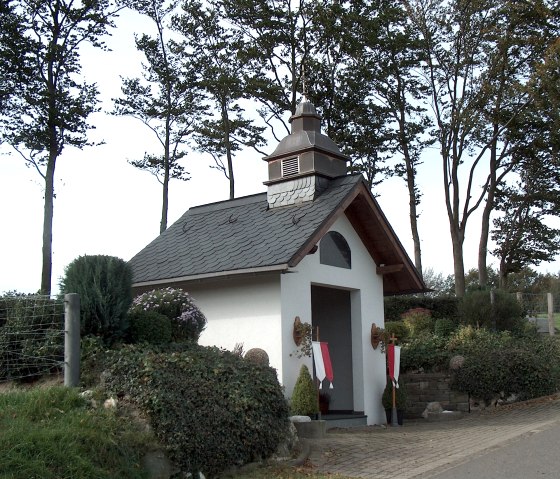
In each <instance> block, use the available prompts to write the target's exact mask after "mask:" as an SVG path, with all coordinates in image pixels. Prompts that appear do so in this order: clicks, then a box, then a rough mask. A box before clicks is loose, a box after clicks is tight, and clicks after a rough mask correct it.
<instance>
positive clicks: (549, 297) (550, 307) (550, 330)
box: [546, 293, 555, 336]
mask: <svg viewBox="0 0 560 479" xmlns="http://www.w3.org/2000/svg"><path fill="white" fill-rule="evenodd" d="M546 297H547V303H548V333H549V334H550V335H551V336H554V333H555V328H554V301H553V298H552V293H547V294H546Z"/></svg>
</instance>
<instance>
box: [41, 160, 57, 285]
mask: <svg viewBox="0 0 560 479" xmlns="http://www.w3.org/2000/svg"><path fill="white" fill-rule="evenodd" d="M55 162H56V156H54V157H51V158H49V162H48V164H47V171H46V173H45V202H44V208H43V266H42V270H41V294H44V295H47V296H50V294H51V278H52V227H53V210H54V200H53V198H54V169H55Z"/></svg>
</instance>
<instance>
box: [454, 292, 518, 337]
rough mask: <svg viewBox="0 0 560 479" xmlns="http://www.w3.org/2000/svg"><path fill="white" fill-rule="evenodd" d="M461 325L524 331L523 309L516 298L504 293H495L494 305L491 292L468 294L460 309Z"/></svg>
mask: <svg viewBox="0 0 560 479" xmlns="http://www.w3.org/2000/svg"><path fill="white" fill-rule="evenodd" d="M459 312H460V317H461V323H462V324H465V325H471V326H476V327H485V328H488V329H496V330H497V331H522V329H523V323H524V320H523V307H522V306H521V304H520V303H519V301H517V300H516V298H515V297H514V296H513V295H511V294H509V293H505V292H503V291H494V304H492V303H491V299H490V292H489V291H472V292H470V293H467V294H466V295H465V296H464V298H463V300H462V301H461V304H460V307H459Z"/></svg>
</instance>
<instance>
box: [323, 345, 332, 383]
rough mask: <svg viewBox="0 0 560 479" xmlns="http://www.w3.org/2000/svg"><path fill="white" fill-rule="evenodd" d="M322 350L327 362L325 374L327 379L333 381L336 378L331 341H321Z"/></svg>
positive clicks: (325, 362)
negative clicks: (332, 361) (330, 352)
mask: <svg viewBox="0 0 560 479" xmlns="http://www.w3.org/2000/svg"><path fill="white" fill-rule="evenodd" d="M321 352H322V353H323V362H324V364H325V374H326V376H327V379H328V380H329V382H330V383H331V386H332V382H333V379H334V374H333V369H332V363H331V355H330V354H329V343H321Z"/></svg>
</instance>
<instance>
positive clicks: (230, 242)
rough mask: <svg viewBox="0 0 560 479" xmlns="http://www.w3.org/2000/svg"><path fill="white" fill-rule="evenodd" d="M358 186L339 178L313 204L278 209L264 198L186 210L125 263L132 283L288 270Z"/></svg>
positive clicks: (354, 179) (353, 178)
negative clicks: (255, 270) (267, 270)
mask: <svg viewBox="0 0 560 479" xmlns="http://www.w3.org/2000/svg"><path fill="white" fill-rule="evenodd" d="M362 183H364V180H363V177H362V176H361V175H359V174H358V175H347V176H342V177H339V178H336V179H333V180H331V183H330V185H329V187H328V188H327V190H325V191H324V192H323V193H322V194H321V195H320V196H319V197H318V198H317V199H315V200H314V201H312V202H307V203H302V204H299V205H293V206H286V207H280V208H272V209H269V208H268V203H267V198H266V193H261V194H257V195H253V196H247V197H243V198H238V199H234V200H229V201H223V202H219V203H212V204H208V205H204V206H199V207H194V208H191V209H189V210H188V211H187V212H186V213H185V214H184V215H183V216H181V218H179V220H177V221H176V222H175V223H174V224H173V225H172V226H171V227H169V228H168V229H167V230H166V231H165V232H164V233H162V234H161V235H160V236H158V237H157V238H156V239H155V240H154V241H152V242H151V243H150V244H149V245H148V246H146V247H145V248H144V249H143V250H142V251H140V252H139V253H138V254H137V255H136V256H134V257H133V258H132V259H131V260H130V265H131V266H132V269H133V272H134V283H135V285H140V284H143V283H144V284H145V283H151V282H157V281H165V280H170V279H179V278H181V279H184V280H188V279H189V277H193V276H194V277H205V276H212V275H215V274H219V273H224V274H225V273H226V272H232V271H236V272H239V270H252V269H255V268H257V269H259V270H260V269H262V270H264V271H266V269H277V268H279V267H282V266H285V267H286V268H287V266H288V265H290V266H294V264H292V263H293V262H294V261H296V262H299V259H301V254H302V252H301V250H302V248H304V247H305V246H306V244H308V241H309V239H310V238H311V237H312V236H313V235H314V234H316V233H317V231H318V230H319V229H320V228H321V227H322V226H323V225H324V224H325V223H326V222H327V220H329V218H331V217H332V215H333V212H334V211H336V210H337V209H339V207H340V205H341V204H342V203H343V201H344V200H345V198H347V197H349V196H351V195H352V192H353V191H355V189H356V188H357V187H358V186H359V185H360V184H362ZM297 258H299V259H297Z"/></svg>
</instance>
